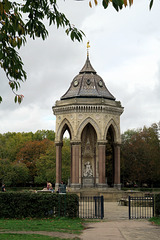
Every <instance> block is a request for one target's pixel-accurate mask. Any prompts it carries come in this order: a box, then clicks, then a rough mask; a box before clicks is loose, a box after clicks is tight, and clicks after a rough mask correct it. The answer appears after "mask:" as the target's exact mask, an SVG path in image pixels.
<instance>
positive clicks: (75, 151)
mask: <svg viewBox="0 0 160 240" xmlns="http://www.w3.org/2000/svg"><path fill="white" fill-rule="evenodd" d="M71 146H72V151H71V153H72V167H71V187H72V188H79V187H80V184H79V143H77V142H72V143H71Z"/></svg>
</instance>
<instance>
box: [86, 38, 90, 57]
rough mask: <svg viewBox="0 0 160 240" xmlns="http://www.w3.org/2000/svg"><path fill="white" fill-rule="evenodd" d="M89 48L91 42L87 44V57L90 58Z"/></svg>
mask: <svg viewBox="0 0 160 240" xmlns="http://www.w3.org/2000/svg"><path fill="white" fill-rule="evenodd" d="M89 48H90V45H89V41H88V42H87V56H89Z"/></svg>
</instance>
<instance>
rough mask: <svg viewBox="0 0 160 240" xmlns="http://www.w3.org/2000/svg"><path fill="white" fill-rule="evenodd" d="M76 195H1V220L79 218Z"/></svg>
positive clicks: (27, 193)
mask: <svg viewBox="0 0 160 240" xmlns="http://www.w3.org/2000/svg"><path fill="white" fill-rule="evenodd" d="M78 206H79V203H78V196H77V195H76V194H64V195H61V194H53V193H51V194H44V193H30V192H24V193H16V192H5V193H0V218H26V217H32V218H44V217H58V216H65V217H78Z"/></svg>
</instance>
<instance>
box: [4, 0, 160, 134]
mask: <svg viewBox="0 0 160 240" xmlns="http://www.w3.org/2000/svg"><path fill="white" fill-rule="evenodd" d="M58 2H60V5H59V10H60V11H62V12H65V14H66V16H67V17H68V18H69V19H70V21H71V23H73V24H75V26H76V27H77V28H79V29H81V30H83V31H84V32H85V34H86V37H85V38H84V40H83V42H81V43H79V42H72V41H71V40H70V38H69V37H68V36H67V35H66V34H65V33H64V30H63V29H59V30H56V29H55V27H54V26H52V27H49V28H48V30H49V37H48V39H47V40H46V41H43V40H41V39H37V40H35V41H33V40H31V39H29V40H28V42H27V45H26V46H25V47H23V48H22V49H21V50H20V54H21V57H22V59H23V62H24V69H25V70H26V72H27V76H28V77H27V81H26V82H25V83H22V85H21V88H20V90H19V92H18V93H19V94H23V95H24V100H23V102H22V103H21V104H20V105H19V104H15V103H14V95H13V94H12V91H11V89H10V88H9V86H8V82H7V79H6V77H5V74H4V73H3V70H2V69H0V80H1V85H0V96H2V97H3V102H2V103H1V104H0V133H6V132H29V131H32V132H35V131H37V130H42V129H45V130H47V129H49V130H55V116H54V115H53V112H52V106H53V105H54V104H55V101H56V100H59V99H60V97H61V96H62V95H63V94H64V93H65V92H66V91H67V90H68V88H69V86H70V83H71V81H72V80H73V78H74V77H75V76H76V75H77V74H78V73H79V71H80V70H81V68H82V67H83V65H84V63H85V61H86V43H87V41H88V40H89V41H90V46H91V47H90V61H91V64H92V66H93V68H94V69H95V70H96V71H97V74H98V75H100V76H101V77H102V78H103V80H104V81H105V83H106V86H107V88H108V89H109V91H110V92H111V93H112V94H113V95H114V96H115V97H116V100H117V101H121V103H122V106H123V107H124V113H123V114H122V115H121V132H124V131H126V130H127V129H133V128H134V129H137V128H140V127H143V126H144V125H146V126H150V125H151V124H152V123H154V122H156V123H157V122H159V121H160V25H159V22H160V2H159V1H158V0H155V1H154V6H153V9H152V10H151V11H149V1H146V0H134V5H133V6H132V7H131V8H126V9H123V10H122V11H120V12H118V13H117V12H116V10H114V8H113V7H111V6H110V7H109V8H108V9H106V10H104V9H103V7H102V6H100V5H99V6H97V7H93V8H90V7H89V6H88V0H86V1H78V2H77V1H74V0H66V1H58ZM99 2H101V1H99Z"/></svg>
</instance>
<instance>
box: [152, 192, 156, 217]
mask: <svg viewBox="0 0 160 240" xmlns="http://www.w3.org/2000/svg"><path fill="white" fill-rule="evenodd" d="M152 199H153V200H152V201H153V217H154V213H155V206H156V202H155V194H154V195H153V196H152Z"/></svg>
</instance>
